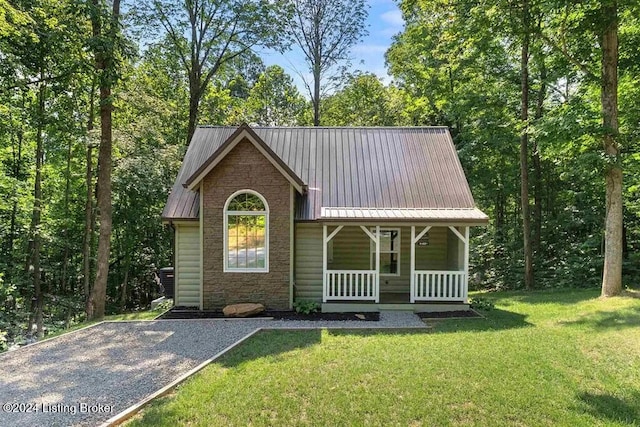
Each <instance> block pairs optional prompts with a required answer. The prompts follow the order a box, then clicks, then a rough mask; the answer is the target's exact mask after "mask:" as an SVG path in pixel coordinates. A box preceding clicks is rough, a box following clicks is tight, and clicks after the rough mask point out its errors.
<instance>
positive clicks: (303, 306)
mask: <svg viewBox="0 0 640 427" xmlns="http://www.w3.org/2000/svg"><path fill="white" fill-rule="evenodd" d="M293 308H294V309H295V310H296V313H301V314H311V313H317V312H318V311H319V310H320V304H318V303H317V302H315V301H296V302H295V303H294V304H293Z"/></svg>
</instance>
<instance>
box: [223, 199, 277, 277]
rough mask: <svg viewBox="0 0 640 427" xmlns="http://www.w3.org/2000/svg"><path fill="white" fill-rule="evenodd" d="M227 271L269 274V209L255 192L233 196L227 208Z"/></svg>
mask: <svg viewBox="0 0 640 427" xmlns="http://www.w3.org/2000/svg"><path fill="white" fill-rule="evenodd" d="M224 271H229V272H233V271H237V272H263V273H266V272H268V271H269V206H268V205H267V201H266V200H265V199H264V198H263V197H262V196H261V195H260V194H259V193H256V192H255V191H252V190H241V191H238V192H236V193H233V194H232V195H231V197H229V198H228V199H227V203H226V204H225V207H224Z"/></svg>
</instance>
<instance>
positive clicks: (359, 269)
mask: <svg viewBox="0 0 640 427" xmlns="http://www.w3.org/2000/svg"><path fill="white" fill-rule="evenodd" d="M468 269H469V226H468V225H466V226H459V225H445V224H424V223H421V224H410V225H409V224H406V223H397V224H386V223H385V224H380V223H378V224H375V223H374V224H371V223H342V224H331V223H324V224H323V295H322V301H323V310H324V308H325V307H326V308H332V307H333V308H336V307H341V309H342V310H344V307H345V304H346V303H351V304H350V305H352V306H353V304H354V303H357V306H358V307H359V309H366V308H367V307H371V308H373V306H378V307H377V308H380V309H384V308H389V309H390V308H396V309H400V308H401V307H399V306H400V305H406V306H408V307H405V308H406V309H413V308H415V307H413V308H412V307H411V305H412V304H413V305H416V304H443V303H444V304H451V303H453V304H454V306H455V304H459V305H463V304H464V305H465V306H466V303H467V294H468ZM362 304H366V305H364V306H363V305H362ZM465 308H466V307H465ZM458 309H462V308H460V307H459V308H458ZM363 311H364V310H363ZM443 311H444V310H443Z"/></svg>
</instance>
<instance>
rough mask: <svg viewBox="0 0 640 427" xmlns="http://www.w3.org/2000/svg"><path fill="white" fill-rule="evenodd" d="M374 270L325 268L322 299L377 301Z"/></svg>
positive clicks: (377, 285) (376, 278) (377, 294)
mask: <svg viewBox="0 0 640 427" xmlns="http://www.w3.org/2000/svg"><path fill="white" fill-rule="evenodd" d="M378 289H379V282H378V274H376V271H375V270H327V271H326V273H325V277H324V295H323V297H324V298H323V300H324V301H327V300H351V301H375V302H378V301H379V295H380V293H379V291H378Z"/></svg>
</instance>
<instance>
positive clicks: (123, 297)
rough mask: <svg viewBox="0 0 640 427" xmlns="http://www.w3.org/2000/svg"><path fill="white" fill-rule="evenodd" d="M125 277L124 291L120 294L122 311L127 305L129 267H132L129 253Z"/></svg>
mask: <svg viewBox="0 0 640 427" xmlns="http://www.w3.org/2000/svg"><path fill="white" fill-rule="evenodd" d="M124 266H125V270H124V279H123V280H122V293H121V294H120V311H121V312H123V313H124V310H125V308H126V307H127V292H128V291H127V285H128V282H129V268H130V267H131V256H130V255H129V254H128V253H127V257H126V259H125V263H124Z"/></svg>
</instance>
